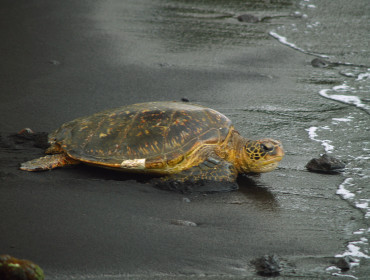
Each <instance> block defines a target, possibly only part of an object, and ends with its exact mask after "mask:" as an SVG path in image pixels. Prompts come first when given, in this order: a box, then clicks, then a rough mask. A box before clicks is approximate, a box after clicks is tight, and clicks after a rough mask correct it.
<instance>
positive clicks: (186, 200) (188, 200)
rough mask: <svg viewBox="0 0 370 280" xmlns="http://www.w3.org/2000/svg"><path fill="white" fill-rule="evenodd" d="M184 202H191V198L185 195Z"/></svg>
mask: <svg viewBox="0 0 370 280" xmlns="http://www.w3.org/2000/svg"><path fill="white" fill-rule="evenodd" d="M182 202H186V203H189V202H190V199H189V198H187V197H184V198H183V199H182Z"/></svg>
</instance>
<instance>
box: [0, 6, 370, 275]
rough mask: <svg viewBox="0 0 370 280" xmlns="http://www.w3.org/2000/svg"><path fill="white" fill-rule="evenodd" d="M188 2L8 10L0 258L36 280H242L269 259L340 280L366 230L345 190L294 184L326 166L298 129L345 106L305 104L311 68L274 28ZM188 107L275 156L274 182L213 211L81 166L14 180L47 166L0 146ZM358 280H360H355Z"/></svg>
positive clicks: (317, 182) (326, 179)
mask: <svg viewBox="0 0 370 280" xmlns="http://www.w3.org/2000/svg"><path fill="white" fill-rule="evenodd" d="M185 2H186V1H184V3H183V2H182V1H138V2H137V1H109V2H106V1H62V2H60V1H41V0H38V1H32V2H29V1H18V2H17V3H16V2H14V1H4V2H3V5H2V9H1V12H0V13H1V22H2V24H1V31H2V32H1V33H0V48H1V50H2V51H1V57H2V63H1V65H0V72H1V76H2V77H3V78H2V82H1V83H0V101H1V102H0V120H1V125H0V133H1V138H0V141H1V142H0V220H1V223H0V254H9V255H13V256H15V257H18V258H23V259H30V260H33V261H34V262H35V263H37V264H39V265H40V266H41V267H42V268H43V269H44V271H45V274H46V279H120V278H122V279H196V278H200V277H202V278H204V279H252V278H254V277H258V276H257V274H256V270H255V267H254V266H253V265H252V264H251V261H252V260H254V259H256V258H259V257H262V256H264V255H272V254H276V255H278V256H279V259H280V260H281V266H282V271H281V273H280V275H281V279H290V278H300V279H330V277H334V276H331V274H330V273H329V272H328V271H326V268H327V267H330V266H333V265H334V264H335V263H336V262H337V260H338V259H337V258H335V257H334V256H335V255H337V254H339V253H342V252H343V251H345V249H346V244H347V242H348V240H349V237H350V235H351V233H352V232H353V230H355V229H357V228H359V227H366V226H365V221H364V220H363V218H362V214H361V213H360V212H359V211H357V210H356V209H354V208H352V207H350V206H349V205H348V204H347V203H346V202H345V201H343V200H342V199H341V198H340V197H339V196H337V195H336V194H335V192H336V189H337V186H338V185H339V184H340V183H341V182H342V181H343V178H341V175H325V174H317V173H310V172H308V171H307V170H306V169H305V168H304V166H305V164H306V163H307V162H308V161H309V160H310V159H311V158H313V157H316V156H318V155H319V154H320V152H321V150H320V149H318V148H317V146H316V145H315V143H314V142H312V141H311V140H310V139H309V138H308V136H307V132H306V131H305V128H306V127H307V126H308V124H310V123H315V122H316V123H320V121H321V120H323V119H325V118H327V117H330V116H331V115H332V112H334V111H335V110H340V109H342V108H343V105H341V104H336V103H326V102H324V101H323V100H322V99H320V98H319V97H318V96H317V95H314V94H308V92H307V90H306V85H305V84H304V82H302V81H304V79H305V78H306V73H308V72H310V71H312V66H311V64H310V61H311V60H312V57H311V56H309V55H306V54H302V53H299V52H296V51H295V50H292V49H291V48H287V47H286V46H283V45H281V44H279V42H278V41H276V40H275V39H274V38H272V37H270V36H269V35H268V33H267V31H268V28H269V27H270V26H271V25H273V24H279V23H280V22H278V21H277V22H272V23H271V22H270V23H257V24H254V25H253V24H248V23H240V22H238V20H237V19H236V16H237V15H238V13H242V12H243V11H238V10H234V9H236V8H237V7H239V6H240V3H239V2H238V3H233V4H230V5H229V6H228V4H227V3H225V4H222V5H223V6H222V5H221V4H220V3H219V2H217V5H215V6H214V7H212V3H208V4H204V3H203V4H202V5H200V6H199V7H198V6H197V5H196V4H195V2H194V3H192V6H191V5H189V6H188V5H186V4H185ZM286 2H287V3H286V5H280V6H279V5H274V4H270V6H266V7H258V9H256V13H257V15H262V14H277V15H280V14H289V12H291V11H293V10H294V8H295V1H291V2H290V1H286ZM205 5H206V6H207V7H209V10H206V9H205V8H204V6H205ZM238 5H239V6H238ZM210 7H212V9H211V8H210ZM218 10H220V11H221V12H218ZM232 12H234V13H235V16H234V15H233V14H232ZM281 20H285V21H290V20H291V21H294V20H296V19H294V18H292V19H289V18H285V19H281ZM223 28H224V30H223ZM249 36H250V37H249ZM249 38H251V39H249ZM183 97H186V98H188V99H189V100H190V101H191V102H193V103H197V104H201V105H205V106H208V107H211V108H214V109H216V110H218V111H220V112H222V113H224V114H225V115H226V116H228V117H229V118H230V119H231V120H232V121H233V122H234V124H235V126H236V128H237V129H238V130H239V131H240V133H241V134H243V135H244V136H246V137H250V138H253V139H258V138H261V137H271V138H276V139H279V140H281V141H282V142H283V144H284V148H285V150H286V156H285V158H284V160H283V161H282V162H281V164H280V167H279V168H278V169H277V170H275V171H273V172H271V173H267V174H263V175H262V176H261V177H258V178H255V177H251V178H246V177H241V178H239V181H238V183H239V187H240V190H239V191H236V192H231V193H218V194H208V195H202V194H192V195H184V194H179V193H172V192H167V191H162V190H159V189H156V188H153V187H152V185H150V184H147V183H143V182H140V180H139V181H138V180H136V178H133V177H132V176H129V175H126V174H117V173H115V172H112V171H109V170H101V169H97V168H93V167H87V166H78V167H75V168H66V169H58V170H53V171H50V172H38V173H28V172H23V171H20V170H18V166H19V164H20V163H21V162H23V161H25V160H29V159H32V158H35V157H38V156H41V155H42V153H43V150H42V149H40V148H37V147H34V146H33V143H32V141H29V140H19V139H18V141H17V140H16V139H15V138H14V137H9V136H10V135H11V134H12V133H16V132H17V131H19V130H21V129H22V128H25V127H30V128H32V129H33V130H34V131H38V132H50V131H52V130H53V129H56V128H57V127H59V126H60V125H61V124H62V123H64V122H66V121H69V120H72V119H74V118H76V117H79V116H83V115H87V114H92V113H94V112H97V111H100V110H103V109H107V108H112V107H117V106H121V105H125V104H131V103H138V102H145V101H154V100H176V101H181V98H183ZM176 220H184V221H191V222H194V223H196V225H197V226H186V225H179V224H178V223H176V222H175V221H176ZM366 270H367V271H368V267H367V266H366V265H361V266H360V267H358V268H354V271H355V273H356V276H357V277H359V278H360V279H366V278H364V277H366V276H365V275H366V273H367V272H366ZM351 273H354V272H353V271H351ZM361 277H363V278H361ZM277 279H279V278H277Z"/></svg>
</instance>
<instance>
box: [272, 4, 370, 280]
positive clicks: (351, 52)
mask: <svg viewBox="0 0 370 280" xmlns="http://www.w3.org/2000/svg"><path fill="white" fill-rule="evenodd" d="M295 14H296V15H299V16H300V17H301V20H300V21H295V22H294V23H289V24H284V25H282V26H278V27H276V28H274V29H273V30H271V31H270V35H271V36H272V37H274V38H275V39H277V40H278V41H279V42H281V43H282V44H284V45H286V46H287V47H290V48H293V49H295V50H296V51H299V52H303V53H305V54H309V55H312V59H313V60H314V59H315V58H316V59H319V61H321V64H320V65H319V66H320V67H316V68H315V67H313V70H312V72H311V73H309V75H310V77H308V79H307V82H308V83H311V84H314V85H315V87H314V88H315V90H316V94H317V95H319V96H320V97H322V98H323V99H324V100H325V101H326V102H337V103H338V104H341V105H343V106H344V107H342V109H341V110H337V115H336V116H333V117H331V118H330V119H328V120H326V121H323V122H320V123H319V124H318V125H312V126H309V127H307V128H306V131H307V134H308V136H309V138H310V139H311V140H312V141H313V142H315V143H317V145H320V146H321V150H322V153H327V154H329V155H332V156H335V157H337V158H339V159H341V160H342V161H344V162H345V163H346V168H345V170H344V172H343V174H342V175H343V182H342V183H341V184H340V185H338V189H337V195H339V196H341V198H342V199H344V200H345V201H346V202H348V204H349V205H350V206H352V207H354V208H356V209H357V210H358V211H361V212H362V214H363V217H364V219H365V221H366V223H365V224H367V227H365V228H359V229H358V230H356V231H354V232H353V233H352V235H353V237H352V240H353V241H351V242H349V243H348V245H347V249H346V250H345V251H344V252H341V253H338V255H337V257H343V256H351V257H352V258H353V259H354V260H355V262H354V263H353V265H358V263H359V262H360V261H361V260H362V259H370V252H369V236H370V48H369V45H370V40H369V38H370V36H369V35H370V34H369V33H370V32H369V31H370V30H369V22H370V5H369V2H368V1H366V0H363V1H362V0H359V1H332V0H304V1H300V2H298V5H297V9H296V11H295ZM333 17H335V18H338V19H340V20H335V21H333ZM328 270H329V271H330V272H332V273H333V274H334V275H336V274H338V271H337V270H336V269H335V268H333V267H330V268H328ZM353 277H354V276H353ZM354 278H356V277H354Z"/></svg>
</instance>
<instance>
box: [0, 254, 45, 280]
mask: <svg viewBox="0 0 370 280" xmlns="http://www.w3.org/2000/svg"><path fill="white" fill-rule="evenodd" d="M0 279H1V280H43V279H44V272H43V271H42V269H41V268H40V267H39V266H38V265H36V264H34V263H32V262H31V261H28V260H20V259H16V258H13V257H11V256H9V255H0Z"/></svg>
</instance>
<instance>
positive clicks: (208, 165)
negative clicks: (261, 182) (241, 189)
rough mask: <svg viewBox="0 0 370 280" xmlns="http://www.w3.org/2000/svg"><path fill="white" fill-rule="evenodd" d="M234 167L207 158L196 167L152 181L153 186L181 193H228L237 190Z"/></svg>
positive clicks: (213, 158)
mask: <svg viewBox="0 0 370 280" xmlns="http://www.w3.org/2000/svg"><path fill="white" fill-rule="evenodd" d="M237 175H238V173H237V171H236V169H235V167H234V166H233V165H232V164H231V163H229V162H227V161H225V160H223V159H221V158H218V157H209V158H207V159H206V160H205V161H204V162H202V163H200V164H199V165H197V166H193V167H191V168H189V169H187V170H184V171H182V172H180V173H176V174H173V175H168V176H165V177H161V178H159V179H154V186H155V187H157V188H160V189H165V190H171V191H177V192H181V193H194V192H197V193H213V192H229V191H234V190H237V189H238V185H237V183H236V177H237Z"/></svg>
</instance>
